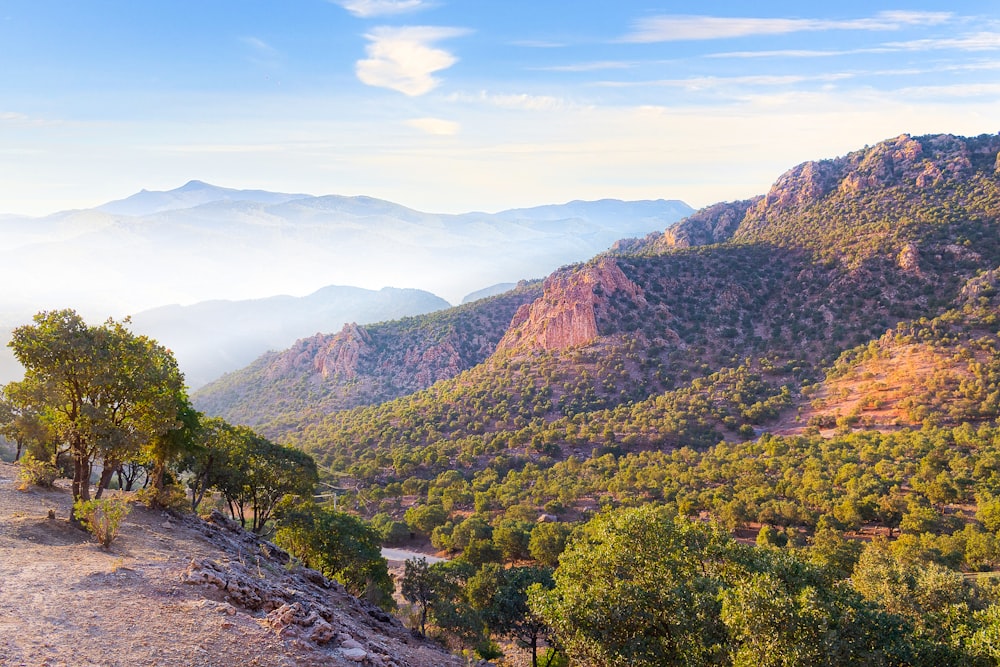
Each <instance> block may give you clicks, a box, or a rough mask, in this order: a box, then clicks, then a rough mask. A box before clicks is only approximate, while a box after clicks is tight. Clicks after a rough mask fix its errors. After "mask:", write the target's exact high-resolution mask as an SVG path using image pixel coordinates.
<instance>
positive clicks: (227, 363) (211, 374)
mask: <svg viewBox="0 0 1000 667" xmlns="http://www.w3.org/2000/svg"><path fill="white" fill-rule="evenodd" d="M448 307H450V304H449V303H448V302H447V301H445V300H444V299H442V298H440V297H437V296H434V295H433V294H431V293H429V292H424V291H422V290H415V289H396V288H391V287H385V288H382V289H381V290H378V291H373V290H366V289H361V288H359V287H341V286H335V285H331V286H328V287H324V288H323V289H321V290H318V291H316V292H314V293H312V294H310V295H308V296H304V297H300V298H297V297H291V296H274V297H269V298H266V299H252V300H248V301H206V302H202V303H196V304H192V305H190V306H178V305H172V306H163V307H161V308H154V309H152V310H147V311H143V312H141V313H137V314H135V315H133V316H132V329H133V330H134V331H135V332H136V333H140V334H145V335H148V336H150V337H152V338H154V339H156V340H158V341H159V342H160V343H162V344H163V345H165V346H167V347H168V348H170V349H171V350H172V351H173V353H174V356H176V357H177V361H178V363H179V364H180V367H181V369H182V370H183V371H184V376H185V379H186V381H187V385H188V387H190V388H191V389H197V388H199V387H201V386H202V385H204V384H206V383H208V382H209V381H211V380H214V379H216V378H218V377H219V376H221V375H222V374H224V373H227V372H230V371H234V370H236V369H238V368H242V367H243V366H246V365H247V364H249V363H250V362H251V361H253V360H254V359H256V358H257V357H259V356H260V355H261V354H263V353H265V352H267V351H268V350H278V349H283V348H286V347H288V346H289V345H291V344H292V343H293V342H295V341H296V340H298V339H299V338H304V337H306V336H310V335H314V334H318V333H319V332H323V331H336V330H338V329H340V328H341V327H342V326H344V324H346V323H348V322H355V323H360V324H369V323H372V322H381V321H385V320H396V319H399V318H401V317H406V316H410V315H418V314H422V313H429V312H432V311H436V310H442V309H444V308H448Z"/></svg>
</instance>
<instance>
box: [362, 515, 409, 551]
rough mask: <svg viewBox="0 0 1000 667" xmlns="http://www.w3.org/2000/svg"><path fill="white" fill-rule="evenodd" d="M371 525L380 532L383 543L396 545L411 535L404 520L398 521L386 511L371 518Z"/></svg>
mask: <svg viewBox="0 0 1000 667" xmlns="http://www.w3.org/2000/svg"><path fill="white" fill-rule="evenodd" d="M371 527H372V529H373V530H375V531H376V532H377V533H378V534H379V538H380V539H381V541H382V544H384V545H386V546H396V545H399V544H401V543H403V542H404V541H405V540H406V539H407V538H409V537H410V529H409V527H408V526H407V525H406V523H404V522H403V521H396V520H395V519H393V518H392V517H391V516H389V515H388V514H386V513H384V512H380V513H378V514H376V515H375V516H373V517H372V518H371Z"/></svg>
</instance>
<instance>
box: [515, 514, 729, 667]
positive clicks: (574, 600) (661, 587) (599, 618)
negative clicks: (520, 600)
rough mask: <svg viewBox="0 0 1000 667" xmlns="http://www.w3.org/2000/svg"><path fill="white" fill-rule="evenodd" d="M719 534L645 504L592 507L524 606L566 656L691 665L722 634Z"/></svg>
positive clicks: (708, 655) (707, 654)
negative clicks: (606, 509) (545, 586)
mask: <svg viewBox="0 0 1000 667" xmlns="http://www.w3.org/2000/svg"><path fill="white" fill-rule="evenodd" d="M728 548H730V545H729V544H728V542H727V541H726V540H725V539H724V538H723V537H722V535H721V534H719V533H715V532H712V531H709V530H705V529H702V528H701V527H699V526H696V525H695V524H692V523H689V522H686V521H682V520H675V519H674V518H673V517H672V515H671V513H670V512H668V511H666V510H664V509H660V508H656V507H652V506H647V507H643V508H637V509H629V510H623V511H620V512H614V513H608V514H601V515H598V516H597V517H595V518H594V519H593V520H592V521H590V522H589V523H588V524H587V525H586V526H585V527H584V529H583V530H581V531H579V532H577V533H575V534H574V536H573V540H572V541H571V543H570V544H569V546H568V547H567V549H566V551H565V552H563V555H562V557H561V559H560V562H559V568H558V569H557V570H556V572H555V588H554V589H553V590H552V591H549V592H546V591H544V590H540V589H539V588H538V587H535V588H533V589H531V591H530V607H531V609H532V611H534V612H535V613H537V614H538V615H539V616H540V617H541V618H542V619H544V620H545V622H546V623H547V624H548V625H549V627H550V628H551V629H552V631H553V632H554V633H555V635H556V637H557V638H558V640H559V642H560V644H561V645H562V646H564V647H565V648H566V651H567V653H568V654H569V655H570V658H571V659H572V660H580V661H582V662H584V663H585V664H602V665H608V666H613V665H637V664H649V665H652V664H657V665H672V664H677V665H700V664H712V663H713V662H715V661H716V657H715V654H716V651H717V649H716V646H718V645H720V644H721V643H722V642H723V641H724V639H725V628H724V626H723V624H722V622H721V620H720V618H719V603H718V601H717V600H716V593H717V592H718V588H719V581H718V579H717V573H716V569H717V567H718V562H719V557H720V556H721V555H722V552H723V551H725V550H726V549H728Z"/></svg>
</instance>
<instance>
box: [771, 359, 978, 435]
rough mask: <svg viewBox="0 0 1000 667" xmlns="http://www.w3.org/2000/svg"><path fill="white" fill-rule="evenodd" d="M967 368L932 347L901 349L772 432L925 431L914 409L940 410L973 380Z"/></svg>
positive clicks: (809, 402)
mask: <svg viewBox="0 0 1000 667" xmlns="http://www.w3.org/2000/svg"><path fill="white" fill-rule="evenodd" d="M967 364H968V361H967V360H965V359H958V358H956V357H955V356H954V355H953V354H952V353H951V352H949V351H947V350H943V349H937V348H934V347H932V346H930V345H921V344H913V345H900V346H897V347H894V348H893V349H891V350H889V351H887V352H886V353H885V356H882V357H878V358H874V359H867V360H865V361H863V362H861V363H860V364H858V365H857V366H855V367H854V368H852V369H850V370H849V371H848V372H846V373H844V374H842V375H840V376H838V377H835V378H833V379H830V380H827V381H825V382H823V383H822V384H820V385H819V386H818V388H817V389H816V390H815V391H814V392H813V393H811V394H810V395H809V396H808V397H806V398H805V399H804V400H803V401H802V403H801V405H799V406H798V408H797V410H796V413H794V414H790V415H787V416H785V417H784V418H783V419H782V420H781V421H780V422H779V423H778V424H776V425H775V426H774V427H773V428H771V429H768V430H770V431H771V432H772V433H776V434H778V435H799V434H801V433H803V432H804V431H806V429H808V428H809V426H810V425H819V429H820V431H821V433H823V434H824V435H831V434H833V433H834V432H835V429H836V427H838V426H840V427H842V428H843V427H854V428H865V429H868V430H879V431H892V430H896V429H899V428H905V427H917V428H919V427H920V424H921V421H920V420H919V419H916V418H914V410H913V407H914V405H918V404H921V403H923V404H926V405H929V406H933V407H935V408H936V409H938V410H940V409H941V407H942V405H943V404H944V403H946V402H947V401H948V399H947V398H946V397H947V396H948V392H949V391H950V390H952V389H953V388H954V387H956V386H958V385H959V384H960V383H961V382H962V381H963V380H965V379H968V378H969V377H971V373H970V372H969V371H968V368H967ZM838 421H839V423H838Z"/></svg>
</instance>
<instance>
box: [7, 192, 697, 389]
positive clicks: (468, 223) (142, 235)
mask: <svg viewBox="0 0 1000 667" xmlns="http://www.w3.org/2000/svg"><path fill="white" fill-rule="evenodd" d="M691 210H692V209H691V208H690V207H688V206H687V205H686V204H684V203H683V202H680V201H665V200H656V201H639V202H622V201H617V200H601V201H593V202H583V201H576V202H570V203H568V204H563V205H554V206H541V207H538V208H530V209H517V210H510V211H504V212H501V213H497V214H488V213H466V214H462V215H439V214H433V213H423V212H420V211H415V210H412V209H409V208H406V207H404V206H400V205H398V204H394V203H392V202H388V201H383V200H379V199H372V198H370V197H341V196H335V195H328V196H322V197H314V196H311V195H307V194H288V193H276V192H267V191H263V190H235V189H230V188H222V187H218V186H215V185H210V184H208V183H204V182H201V181H191V182H189V183H187V184H186V185H184V186H182V187H180V188H177V189H174V190H169V191H165V192H160V191H147V190H143V191H142V192H139V193H136V194H134V195H132V196H131V197H128V198H125V199H121V200H118V201H113V202H109V203H107V204H104V205H102V206H98V207H96V208H93V209H88V210H78V211H64V212H61V213H55V214H53V215H50V216H46V217H43V218H23V217H17V216H0V279H2V280H4V282H5V283H6V284H7V285H12V286H16V289H10V290H7V291H6V292H5V294H4V295H3V296H2V297H0V327H6V328H8V329H9V328H11V327H14V326H17V325H20V324H23V323H25V322H27V321H28V320H29V319H30V317H31V315H32V314H34V313H35V312H38V311H40V310H46V309H55V308H65V307H72V308H75V309H76V310H78V311H79V312H80V313H81V314H83V315H84V316H85V317H87V318H88V319H91V320H95V321H100V320H103V319H104V318H106V317H108V316H114V317H122V316H125V315H128V314H131V315H133V322H134V326H135V328H136V330H137V331H139V332H140V333H146V334H149V335H151V336H153V337H155V338H157V339H158V340H160V341H161V342H162V343H164V344H165V345H167V346H168V347H170V348H172V349H174V350H175V352H176V354H177V356H178V359H179V361H180V363H181V368H182V370H183V371H185V373H186V375H187V378H188V381H189V383H190V384H191V385H192V386H193V387H198V386H201V385H202V384H204V383H205V382H207V381H209V380H211V379H213V378H215V377H217V376H218V375H220V374H221V373H223V372H225V371H229V370H234V369H236V368H239V367H241V366H244V365H246V364H247V363H249V362H250V361H251V360H253V359H254V358H255V357H257V356H258V355H260V354H262V353H264V352H266V351H267V350H269V349H282V348H285V347H288V346H289V345H291V344H292V343H293V342H294V341H295V340H296V339H297V338H302V337H306V336H311V335H313V334H316V333H333V332H336V331H338V330H339V329H340V328H341V327H342V326H343V325H344V324H346V323H349V322H355V323H358V324H370V323H373V322H378V321H380V320H390V319H396V318H400V317H404V316H408V315H415V314H418V313H427V312H431V311H434V310H439V309H441V308H444V307H447V306H448V302H447V301H445V300H444V299H442V298H441V297H438V296H435V294H439V295H442V296H443V297H444V298H446V299H448V301H450V302H452V303H457V302H459V301H460V300H462V299H463V297H466V295H468V298H470V299H472V300H476V299H478V298H482V297H483V296H488V295H491V294H496V293H498V292H502V291H505V290H506V289H508V286H510V285H512V284H513V283H514V281H517V280H520V279H522V278H525V277H532V276H541V275H545V274H547V273H549V272H550V271H552V270H554V269H555V268H557V267H559V266H561V265H564V264H567V263H571V262H574V261H580V260H582V259H586V258H587V257H590V256H592V255H593V254H595V253H597V252H600V251H602V250H605V249H606V248H608V247H609V246H610V245H611V244H612V243H614V242H615V241H616V240H617V239H619V238H622V237H624V236H636V235H645V234H648V233H649V232H652V231H662V230H663V229H665V228H666V227H667V226H669V225H670V224H672V223H673V222H675V221H676V220H679V219H680V218H682V217H684V216H685V215H687V214H688V213H690V212H691ZM329 285H353V286H357V287H323V286H329ZM386 285H391V286H394V287H395V288H396V289H383V288H384V287H385V286H386ZM320 288H322V289H320ZM317 290H319V291H317ZM431 292H433V293H431ZM279 294H286V295H303V294H306V295H309V296H303V297H299V298H296V297H293V296H275V295H279ZM168 304H193V305H185V306H180V305H168ZM0 357H2V358H0V380H4V381H6V380H9V379H12V378H13V377H16V375H17V373H18V367H17V365H16V363H14V362H13V360H12V359H10V358H9V355H8V356H4V355H3V354H0Z"/></svg>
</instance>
